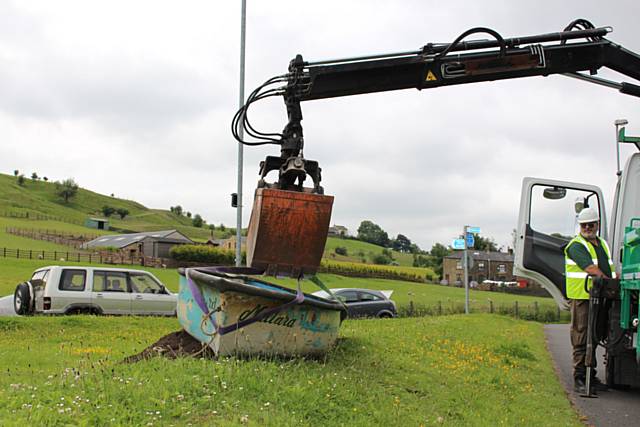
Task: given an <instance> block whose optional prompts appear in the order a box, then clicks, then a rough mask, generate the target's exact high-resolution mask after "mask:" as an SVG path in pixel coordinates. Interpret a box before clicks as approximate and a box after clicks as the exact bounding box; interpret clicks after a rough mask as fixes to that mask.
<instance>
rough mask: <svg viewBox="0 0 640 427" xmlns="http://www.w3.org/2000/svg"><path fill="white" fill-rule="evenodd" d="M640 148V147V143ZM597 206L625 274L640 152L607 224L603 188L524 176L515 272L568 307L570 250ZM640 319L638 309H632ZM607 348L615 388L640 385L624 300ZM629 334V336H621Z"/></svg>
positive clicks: (638, 212) (639, 193)
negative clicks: (583, 219)
mask: <svg viewBox="0 0 640 427" xmlns="http://www.w3.org/2000/svg"><path fill="white" fill-rule="evenodd" d="M636 145H638V148H639V149H640V144H636ZM586 207H591V208H594V209H596V210H598V212H599V213H600V230H599V231H600V233H599V235H600V237H602V238H603V239H605V240H606V241H607V243H608V244H609V247H610V249H611V258H612V260H613V262H614V264H615V269H616V273H617V276H618V277H620V272H621V268H622V265H621V262H622V248H623V243H624V232H625V227H626V226H629V225H630V223H631V220H632V218H638V217H640V153H634V154H633V155H631V157H630V158H629V159H628V160H627V162H626V165H625V167H624V169H623V170H622V172H621V173H620V174H619V178H618V183H617V186H616V190H615V196H614V200H613V208H612V211H611V212H612V215H611V223H610V225H609V227H608V228H607V215H606V211H605V201H604V197H603V195H602V191H601V190H600V188H598V187H596V186H594V185H590V184H581V183H575V182H565V181H556V180H550V179H541V178H524V180H523V183H522V193H521V198H520V213H519V215H518V225H517V228H516V233H517V234H516V248H515V260H514V274H515V275H517V276H520V277H524V278H527V279H532V280H534V281H536V282H538V283H540V284H541V285H542V286H544V287H545V288H546V289H547V290H548V291H549V293H550V294H551V295H552V296H553V298H554V299H555V300H556V302H557V303H558V305H559V306H560V307H562V308H567V307H568V301H567V299H566V298H567V295H566V290H565V271H564V263H565V261H564V259H565V256H564V248H565V246H566V245H567V243H568V242H569V240H570V239H571V238H573V236H575V235H576V234H577V232H578V225H577V215H578V213H579V212H580V210H581V209H583V208H586ZM632 315H633V316H635V317H638V313H637V312H634V313H632ZM607 316H608V326H607V327H608V336H607V340H606V342H607V345H606V346H605V360H606V378H607V383H608V384H609V385H610V386H640V369H639V366H640V363H638V361H637V360H636V351H635V347H636V346H637V344H636V342H637V341H636V340H635V339H634V338H633V337H635V336H637V328H636V329H635V330H633V331H632V330H627V331H622V330H621V329H620V301H619V300H614V301H612V305H611V308H610V310H609V311H608V313H607ZM621 337H626V338H624V339H623V338H621Z"/></svg>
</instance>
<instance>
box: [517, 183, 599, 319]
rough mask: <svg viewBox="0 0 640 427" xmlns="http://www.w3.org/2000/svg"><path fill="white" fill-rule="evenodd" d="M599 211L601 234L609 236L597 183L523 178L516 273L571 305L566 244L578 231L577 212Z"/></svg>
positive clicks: (564, 306)
mask: <svg viewBox="0 0 640 427" xmlns="http://www.w3.org/2000/svg"><path fill="white" fill-rule="evenodd" d="M586 207H591V208H594V209H597V210H598V212H599V213H600V230H599V231H600V237H602V238H603V239H605V240H606V239H607V234H606V231H607V221H606V216H605V208H604V198H603V196H602V190H600V188H598V187H596V186H594V185H587V184H579V183H573V182H566V181H556V180H551V179H541V178H524V180H523V181H522V193H521V196H520V213H519V215H518V226H517V229H516V242H515V245H516V254H515V261H514V274H515V275H516V276H518V277H522V278H526V279H529V280H533V281H535V282H537V283H539V284H541V285H542V286H543V287H544V288H545V289H547V291H548V292H549V293H550V294H551V296H553V298H554V299H555V300H556V303H557V304H558V305H559V306H560V307H561V308H565V309H566V308H568V301H567V293H566V289H565V273H564V269H565V268H564V248H565V246H566V245H567V243H569V241H570V240H571V239H572V238H573V236H575V235H576V233H577V232H578V222H577V216H578V213H579V212H580V211H581V210H582V209H584V208H586Z"/></svg>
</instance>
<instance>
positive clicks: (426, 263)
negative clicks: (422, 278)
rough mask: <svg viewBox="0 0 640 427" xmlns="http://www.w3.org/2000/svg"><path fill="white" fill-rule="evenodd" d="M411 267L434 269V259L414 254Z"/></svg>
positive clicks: (429, 256)
mask: <svg viewBox="0 0 640 427" xmlns="http://www.w3.org/2000/svg"><path fill="white" fill-rule="evenodd" d="M413 266H414V267H431V268H434V267H435V261H434V258H433V257H432V256H431V255H423V254H418V253H415V252H414V254H413Z"/></svg>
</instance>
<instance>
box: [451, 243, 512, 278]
mask: <svg viewBox="0 0 640 427" xmlns="http://www.w3.org/2000/svg"><path fill="white" fill-rule="evenodd" d="M467 253H468V254H469V255H470V257H471V258H472V259H473V266H471V267H470V268H469V282H477V283H482V282H483V281H485V280H494V281H500V282H513V281H515V280H516V277H515V276H514V275H513V254H511V253H504V252H483V251H474V250H468V251H467ZM462 254H463V251H457V252H455V253H453V254H451V255H449V256H446V257H444V259H443V261H442V278H443V279H444V280H446V281H447V283H448V284H451V285H453V284H456V283H458V284H461V283H462V281H463V280H464V269H463V265H462Z"/></svg>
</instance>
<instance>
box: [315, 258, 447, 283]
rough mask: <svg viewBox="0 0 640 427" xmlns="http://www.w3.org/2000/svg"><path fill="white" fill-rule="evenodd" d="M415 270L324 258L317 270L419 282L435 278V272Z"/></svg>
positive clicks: (343, 274)
mask: <svg viewBox="0 0 640 427" xmlns="http://www.w3.org/2000/svg"><path fill="white" fill-rule="evenodd" d="M416 270H417V269H411V270H407V269H404V268H403V267H395V266H388V265H371V264H358V263H351V262H337V261H328V260H326V259H323V260H322V263H321V264H320V269H319V271H320V272H322V273H332V274H339V275H341V276H348V277H367V278H375V279H392V280H405V281H409V282H419V283H424V282H430V281H434V280H436V279H437V277H436V275H435V273H433V272H432V271H431V270H428V269H424V270H423V271H416Z"/></svg>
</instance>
